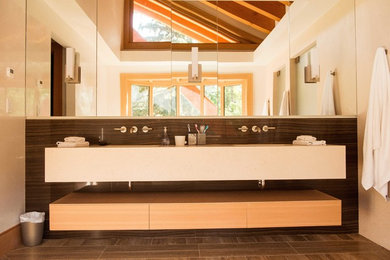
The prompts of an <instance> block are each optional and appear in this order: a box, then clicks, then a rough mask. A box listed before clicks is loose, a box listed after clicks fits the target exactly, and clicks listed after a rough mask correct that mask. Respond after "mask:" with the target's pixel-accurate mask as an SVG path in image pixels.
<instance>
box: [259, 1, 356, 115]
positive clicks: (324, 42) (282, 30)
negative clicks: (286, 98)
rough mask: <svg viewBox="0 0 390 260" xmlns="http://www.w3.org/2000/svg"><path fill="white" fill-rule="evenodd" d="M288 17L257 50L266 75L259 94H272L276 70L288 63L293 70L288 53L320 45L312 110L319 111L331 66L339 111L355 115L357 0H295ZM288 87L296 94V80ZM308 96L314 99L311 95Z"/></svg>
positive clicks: (260, 66) (310, 99)
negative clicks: (314, 105)
mask: <svg viewBox="0 0 390 260" xmlns="http://www.w3.org/2000/svg"><path fill="white" fill-rule="evenodd" d="M286 18H287V21H283V20H282V21H281V22H280V23H279V24H278V26H277V28H276V30H274V31H272V33H271V34H270V35H269V36H268V37H267V38H266V40H265V41H264V42H263V43H262V46H260V48H258V49H257V50H256V54H255V62H256V63H257V64H259V69H260V70H261V69H263V70H265V79H264V80H263V81H262V85H261V86H260V88H261V89H262V91H263V92H260V91H259V92H258V93H259V96H258V97H256V98H259V99H265V98H266V97H272V87H273V72H275V71H277V70H279V69H280V68H281V67H282V66H284V65H287V73H288V74H290V71H292V70H291V66H290V61H289V57H291V58H295V57H297V56H299V55H301V54H302V53H304V52H305V51H307V50H308V49H309V48H310V47H312V46H313V45H317V48H318V53H319V61H320V82H319V84H318V86H319V87H318V88H317V93H316V96H317V99H316V103H317V111H314V112H313V113H311V114H312V115H316V114H317V115H318V114H320V108H321V94H322V88H323V85H324V83H325V77H326V76H325V75H326V73H327V72H329V71H330V70H336V72H337V75H336V78H335V82H336V83H335V90H334V93H335V104H336V112H337V114H339V115H355V114H356V66H355V64H356V61H355V19H354V18H355V17H354V0H327V1H295V2H294V4H293V5H291V7H290V11H289V14H288V16H286ZM283 19H284V18H283ZM289 37H290V39H289ZM264 89H266V91H264ZM286 89H291V92H292V94H294V90H295V89H294V84H292V85H291V86H290V84H289V82H288V83H287V84H286ZM263 93H265V94H263ZM307 99H308V100H309V102H310V101H312V98H311V97H308V98H307ZM292 105H293V104H292Z"/></svg>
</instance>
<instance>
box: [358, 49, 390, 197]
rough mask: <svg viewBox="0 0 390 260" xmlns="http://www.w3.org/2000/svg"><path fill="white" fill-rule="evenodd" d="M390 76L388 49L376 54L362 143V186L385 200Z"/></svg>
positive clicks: (388, 177) (389, 147)
mask: <svg viewBox="0 0 390 260" xmlns="http://www.w3.org/2000/svg"><path fill="white" fill-rule="evenodd" d="M389 95H390V75H389V65H388V63H387V56H386V52H385V49H384V48H382V47H380V48H378V49H377V51H376V55H375V60H374V66H373V70H372V76H371V85H370V97H369V103H368V109H367V117H366V127H365V132H364V142H363V174H362V185H363V187H364V188H365V189H366V190H367V189H369V188H371V187H374V188H375V189H376V190H377V191H378V192H379V193H380V194H381V195H382V196H383V197H384V198H386V196H387V194H388V186H387V182H388V181H390V167H389V166H388V164H389V158H390V136H389V135H390V132H389V131H390V118H389V116H390V111H389V110H390V98H389Z"/></svg>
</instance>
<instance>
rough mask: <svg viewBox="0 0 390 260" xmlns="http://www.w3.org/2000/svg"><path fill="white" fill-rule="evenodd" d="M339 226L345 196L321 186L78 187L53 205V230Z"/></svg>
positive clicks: (51, 214)
mask: <svg viewBox="0 0 390 260" xmlns="http://www.w3.org/2000/svg"><path fill="white" fill-rule="evenodd" d="M337 225H341V200H339V199H337V198H334V197H332V196H329V195H327V194H325V193H322V192H319V191H317V190H294V191H232V192H148V193H139V192H134V193H132V192H126V193H87V192H74V193H71V194H68V195H67V196H65V197H63V198H61V199H59V200H57V201H55V202H53V203H51V204H50V230H149V229H153V230H156V229H209V228H210V229H211V228H213V229H214V228H267V227H304V226H337Z"/></svg>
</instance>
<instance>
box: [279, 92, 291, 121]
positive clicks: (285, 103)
mask: <svg viewBox="0 0 390 260" xmlns="http://www.w3.org/2000/svg"><path fill="white" fill-rule="evenodd" d="M289 115H290V98H289V91H288V90H285V91H284V92H283V97H282V102H281V103H280V108H279V116H289Z"/></svg>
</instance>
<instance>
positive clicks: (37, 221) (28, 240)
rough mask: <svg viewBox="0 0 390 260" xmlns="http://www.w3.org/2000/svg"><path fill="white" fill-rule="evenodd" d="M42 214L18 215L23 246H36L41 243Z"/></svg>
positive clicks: (43, 217) (43, 221)
mask: <svg viewBox="0 0 390 260" xmlns="http://www.w3.org/2000/svg"><path fill="white" fill-rule="evenodd" d="M44 223H45V213H44V212H36V211H34V212H27V213H24V214H22V215H20V224H21V228H22V241H23V244H24V245H25V246H37V245H39V244H40V243H41V242H42V237H43V227H44Z"/></svg>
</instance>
